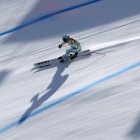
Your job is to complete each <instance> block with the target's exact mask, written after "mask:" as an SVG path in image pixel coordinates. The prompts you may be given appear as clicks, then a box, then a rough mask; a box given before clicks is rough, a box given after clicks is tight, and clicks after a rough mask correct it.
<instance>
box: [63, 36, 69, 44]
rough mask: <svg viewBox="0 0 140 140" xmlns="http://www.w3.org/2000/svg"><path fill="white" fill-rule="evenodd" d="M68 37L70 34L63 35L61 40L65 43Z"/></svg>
mask: <svg viewBox="0 0 140 140" xmlns="http://www.w3.org/2000/svg"><path fill="white" fill-rule="evenodd" d="M69 39H70V35H68V34H67V35H64V36H63V37H62V40H63V41H64V42H65V43H67V42H68V41H69Z"/></svg>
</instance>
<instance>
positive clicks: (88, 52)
mask: <svg viewBox="0 0 140 140" xmlns="http://www.w3.org/2000/svg"><path fill="white" fill-rule="evenodd" d="M93 53H95V54H100V55H104V54H103V53H99V52H95V51H91V50H84V51H81V52H79V53H78V56H77V58H76V59H74V60H68V61H75V60H78V59H81V58H85V57H90V56H91V55H92V54H93ZM61 60H62V56H60V57H58V58H53V59H50V60H46V61H42V62H38V63H35V64H34V69H40V68H44V67H53V66H56V65H57V64H58V63H66V62H67V61H64V62H61Z"/></svg>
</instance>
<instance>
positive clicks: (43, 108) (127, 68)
mask: <svg viewBox="0 0 140 140" xmlns="http://www.w3.org/2000/svg"><path fill="white" fill-rule="evenodd" d="M137 67H140V61H138V62H137V63H134V64H132V65H129V66H127V67H125V68H123V69H121V70H119V71H117V72H114V73H113V74H110V75H108V76H105V77H103V78H101V79H99V80H97V81H94V82H92V83H90V84H88V85H86V86H84V87H82V88H80V89H78V90H76V91H75V92H72V93H70V94H68V95H65V96H64V97H61V98H59V99H56V100H54V101H52V102H50V103H48V104H47V105H46V106H44V107H42V108H40V109H37V110H35V111H33V112H32V113H31V114H30V116H29V117H28V118H26V119H29V118H31V117H33V116H35V115H37V114H39V113H42V112H43V111H45V110H47V109H49V108H51V107H53V106H55V105H57V104H59V103H61V102H64V101H65V100H67V99H69V98H71V97H73V96H75V95H78V94H80V93H81V92H83V91H85V90H87V89H89V88H91V87H95V86H96V85H98V84H100V83H103V82H105V81H107V80H110V79H112V78H114V77H117V76H119V75H120V74H123V73H125V72H127V71H130V70H133V69H135V68H137ZM19 121H20V120H18V121H15V122H12V123H10V124H8V125H7V126H5V127H3V128H0V133H3V132H5V131H7V130H9V129H11V128H14V127H16V126H18V125H19Z"/></svg>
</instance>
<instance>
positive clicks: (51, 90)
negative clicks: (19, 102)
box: [18, 62, 70, 124]
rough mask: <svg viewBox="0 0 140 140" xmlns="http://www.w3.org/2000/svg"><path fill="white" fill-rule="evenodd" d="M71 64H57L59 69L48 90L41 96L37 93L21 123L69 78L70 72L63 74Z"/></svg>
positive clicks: (20, 120)
mask: <svg viewBox="0 0 140 140" xmlns="http://www.w3.org/2000/svg"><path fill="white" fill-rule="evenodd" d="M69 65H70V62H68V63H64V64H61V65H58V66H57V71H56V73H55V75H54V77H53V79H52V82H51V83H50V85H49V86H48V88H47V90H49V91H48V92H46V93H45V94H44V95H43V96H41V97H40V98H39V94H36V95H35V96H34V97H33V98H32V99H31V102H32V105H31V106H30V107H29V108H28V109H27V110H26V112H25V113H24V114H23V115H22V117H21V118H20V119H19V122H18V123H19V124H21V123H23V122H24V121H25V120H26V119H28V117H29V116H30V115H31V113H32V112H33V111H34V110H35V109H37V108H38V107H40V106H41V105H42V104H43V103H44V102H45V101H47V100H48V99H49V98H50V97H51V96H52V95H53V94H55V92H56V91H57V90H58V89H59V88H60V87H61V86H62V85H63V84H64V82H65V81H66V80H67V79H68V76H69V75H68V74H66V75H62V73H63V71H64V70H65V68H67V67H68V66H69Z"/></svg>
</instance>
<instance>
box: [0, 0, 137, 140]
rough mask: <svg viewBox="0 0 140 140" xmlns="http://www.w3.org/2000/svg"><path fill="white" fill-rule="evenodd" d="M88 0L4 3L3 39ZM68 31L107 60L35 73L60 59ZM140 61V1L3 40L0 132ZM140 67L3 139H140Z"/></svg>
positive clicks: (68, 16) (90, 9)
mask: <svg viewBox="0 0 140 140" xmlns="http://www.w3.org/2000/svg"><path fill="white" fill-rule="evenodd" d="M83 2H86V0H82V1H80V0H78V1H74V0H69V1H67V2H66V1H64V0H59V1H58V0H48V1H44V0H30V1H27V0H25V1H24V2H23V1H22V2H21V1H18V0H11V1H5V0H2V1H0V11H1V12H0V17H1V19H2V20H1V21H0V33H1V32H3V31H6V30H9V29H12V28H13V27H16V26H18V25H20V24H24V23H26V22H27V21H30V20H32V19H35V18H37V17H39V16H41V15H45V14H47V13H53V12H54V11H57V10H61V9H63V8H65V7H69V6H73V5H76V4H80V3H83ZM65 33H69V34H71V36H72V37H75V38H77V39H78V40H79V41H80V42H81V45H82V48H83V50H86V49H91V50H97V51H99V52H103V53H105V54H106V55H105V56H102V55H97V54H93V56H91V57H89V58H85V59H82V60H79V61H75V62H72V63H71V64H68V63H66V64H61V65H58V66H57V67H54V68H50V69H45V70H42V71H38V72H35V71H32V68H33V63H36V62H39V61H43V60H47V59H50V58H54V57H58V56H60V55H62V54H63V53H65V50H66V49H67V48H62V49H58V48H57V46H58V44H59V43H61V36H62V35H63V34H65ZM138 61H140V1H136V0H133V1H132V0H123V1H121V0H117V1H115V0H114V1H113V0H102V1H100V2H96V3H93V4H90V5H87V6H84V7H80V8H78V9H74V10H71V11H67V12H64V13H61V14H58V15H55V16H52V17H50V18H48V19H46V20H43V21H40V22H38V23H35V24H32V25H30V26H28V27H26V28H23V29H21V30H18V31H15V32H12V33H9V34H6V35H4V36H0V130H2V129H3V128H5V127H6V126H7V127H9V125H10V124H12V123H14V122H17V121H18V120H20V119H21V118H23V117H24V115H29V114H32V113H33V112H34V111H36V110H39V109H40V110H41V109H42V107H44V106H47V105H48V104H49V103H52V102H53V101H56V100H57V99H60V98H62V97H64V96H66V95H68V94H70V93H73V92H75V91H76V90H77V89H80V88H82V87H84V86H86V85H88V84H90V83H92V82H94V81H97V80H99V79H102V78H103V77H105V76H108V75H111V74H113V73H115V72H117V71H119V70H121V69H123V68H125V67H127V66H130V65H132V64H134V63H136V62H138ZM139 71H140V67H136V68H134V69H131V70H129V71H127V72H125V73H122V74H120V75H118V76H116V77H113V78H112V79H108V80H106V81H104V82H102V83H100V84H97V85H96V86H94V87H91V88H89V89H87V90H85V91H82V92H80V93H79V94H78V95H76V96H73V97H71V98H69V99H68V100H65V101H63V102H61V103H59V104H57V105H55V106H52V107H51V108H49V109H46V110H44V111H43V112H41V113H37V114H36V115H35V116H33V117H31V118H30V119H28V118H27V119H26V120H25V121H23V122H22V123H21V124H20V125H16V124H15V126H14V127H11V128H10V127H9V128H7V129H5V130H4V131H3V132H1V131H0V140H30V139H33V140H45V139H47V140H63V139H64V140H71V139H72V140H140V101H139V98H140V74H139V73H140V72H139Z"/></svg>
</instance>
